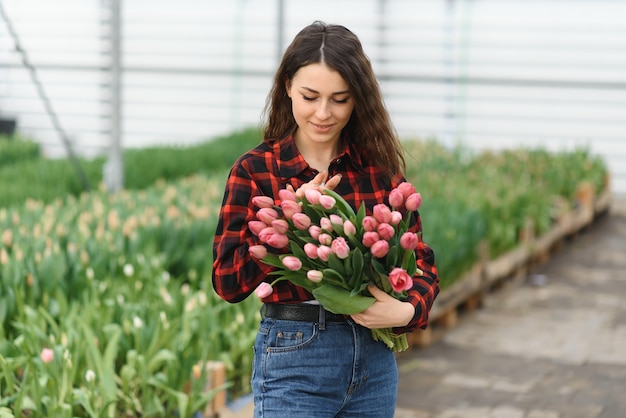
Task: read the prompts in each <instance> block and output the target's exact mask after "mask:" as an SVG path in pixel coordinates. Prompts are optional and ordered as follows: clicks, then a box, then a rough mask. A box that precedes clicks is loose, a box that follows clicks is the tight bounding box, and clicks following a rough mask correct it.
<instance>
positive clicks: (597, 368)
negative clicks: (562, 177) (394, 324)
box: [396, 198, 626, 418]
mask: <svg viewBox="0 0 626 418" xmlns="http://www.w3.org/2000/svg"><path fill="white" fill-rule="evenodd" d="M513 283H514V284H510V285H509V286H507V287H504V288H503V289H501V290H498V291H495V292H492V293H490V294H489V295H487V296H486V299H485V301H484V305H483V306H482V307H481V308H480V309H477V310H475V311H472V312H469V313H466V314H463V315H461V316H460V321H459V323H458V324H457V326H455V327H453V328H451V329H449V330H447V331H446V333H445V334H444V336H443V338H442V339H441V340H440V341H438V342H436V343H434V344H432V345H430V346H428V347H425V348H420V349H416V348H415V349H411V350H410V351H409V352H406V353H402V354H400V355H399V356H398V365H399V369H400V389H399V395H398V403H397V405H398V410H397V414H396V418H474V417H475V418H626V200H624V199H622V198H620V199H619V200H616V201H614V202H613V204H612V206H611V208H610V210H609V213H608V214H607V215H605V216H603V217H600V218H598V219H596V220H595V221H594V223H593V224H592V225H591V226H590V227H589V228H587V229H586V230H585V231H582V232H581V233H579V234H578V235H577V236H576V237H575V238H574V239H573V240H571V241H568V242H567V243H566V244H565V245H564V246H562V247H561V249H560V250H559V251H557V252H556V253H553V254H552V255H551V256H550V259H549V261H548V262H547V263H546V264H543V265H538V266H534V267H533V268H532V269H531V271H530V272H529V276H528V277H527V278H525V279H523V280H520V281H518V282H513Z"/></svg>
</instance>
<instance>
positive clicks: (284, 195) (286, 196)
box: [278, 189, 296, 202]
mask: <svg viewBox="0 0 626 418" xmlns="http://www.w3.org/2000/svg"><path fill="white" fill-rule="evenodd" d="M278 197H279V198H280V200H281V201H283V202H284V201H285V200H291V201H294V202H295V201H296V194H295V193H294V192H292V191H291V190H287V189H280V190H279V191H278Z"/></svg>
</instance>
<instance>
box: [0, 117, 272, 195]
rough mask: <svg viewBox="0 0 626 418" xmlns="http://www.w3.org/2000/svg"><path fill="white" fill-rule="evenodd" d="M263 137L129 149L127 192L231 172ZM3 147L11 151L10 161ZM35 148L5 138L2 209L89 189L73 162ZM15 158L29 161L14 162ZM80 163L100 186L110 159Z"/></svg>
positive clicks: (250, 132) (0, 166) (253, 132)
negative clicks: (45, 155) (47, 156)
mask: <svg viewBox="0 0 626 418" xmlns="http://www.w3.org/2000/svg"><path fill="white" fill-rule="evenodd" d="M260 138H261V136H260V133H259V131H258V130H257V129H252V128H251V129H245V130H242V131H240V132H236V133H234V134H231V135H227V136H222V137H218V138H215V139H213V140H210V141H205V142H202V143H200V144H198V145H194V146H188V147H148V148H142V149H128V150H125V151H124V155H123V160H124V182H125V188H126V189H128V190H135V189H144V188H146V187H148V186H151V185H153V184H154V183H155V182H156V181H158V180H168V181H171V180H176V179H180V178H183V177H187V176H190V175H192V174H197V173H199V174H213V173H219V172H223V171H227V170H228V169H229V168H230V167H231V166H232V164H233V163H234V162H235V160H236V159H237V158H238V157H239V156H240V155H241V153H242V152H243V151H246V150H249V149H251V148H253V147H254V146H255V145H256V144H258V143H259V142H260V141H261V140H260ZM3 147H7V148H6V150H7V153H6V155H7V157H6V158H5V156H4V148H3ZM31 148H33V144H32V143H28V142H26V141H1V140H0V152H1V154H0V185H1V186H0V207H10V206H13V205H19V204H23V203H24V202H26V200H28V199H34V200H38V201H42V202H46V203H48V202H52V201H53V200H55V199H57V198H64V197H65V196H67V195H72V196H78V195H80V194H81V193H82V192H84V191H85V190H84V189H83V186H82V183H81V181H80V178H79V177H78V175H77V173H76V170H75V168H74V166H73V165H72V163H71V161H70V160H68V159H45V158H42V157H41V156H40V155H39V148H38V147H36V148H35V149H36V151H37V152H36V153H35V152H34V151H33V150H31ZM29 150H30V151H29ZM14 155H15V156H17V155H22V156H24V158H19V159H18V158H13V157H12V156H14ZM27 156H28V157H29V158H26V157H27ZM4 161H7V163H4ZM79 163H80V166H81V168H82V170H83V171H84V172H85V175H86V177H87V180H88V182H89V184H90V187H91V188H92V189H98V188H100V187H101V185H102V181H103V178H102V173H103V166H104V164H105V163H106V159H105V158H103V157H100V158H95V159H79Z"/></svg>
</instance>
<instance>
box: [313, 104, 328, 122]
mask: <svg viewBox="0 0 626 418" xmlns="http://www.w3.org/2000/svg"><path fill="white" fill-rule="evenodd" d="M315 116H317V117H318V118H319V119H327V118H329V117H330V106H329V103H328V101H326V100H322V101H320V104H319V106H318V107H317V111H316V112H315Z"/></svg>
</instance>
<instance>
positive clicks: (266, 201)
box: [252, 196, 274, 209]
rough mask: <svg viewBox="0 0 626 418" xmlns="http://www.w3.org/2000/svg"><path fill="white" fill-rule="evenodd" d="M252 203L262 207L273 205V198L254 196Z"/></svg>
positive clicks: (266, 207)
mask: <svg viewBox="0 0 626 418" xmlns="http://www.w3.org/2000/svg"><path fill="white" fill-rule="evenodd" d="M252 203H253V204H254V205H256V206H258V207H259V208H262V209H263V208H265V209H269V208H272V207H274V199H272V198H271V197H269V196H254V197H253V198H252Z"/></svg>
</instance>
